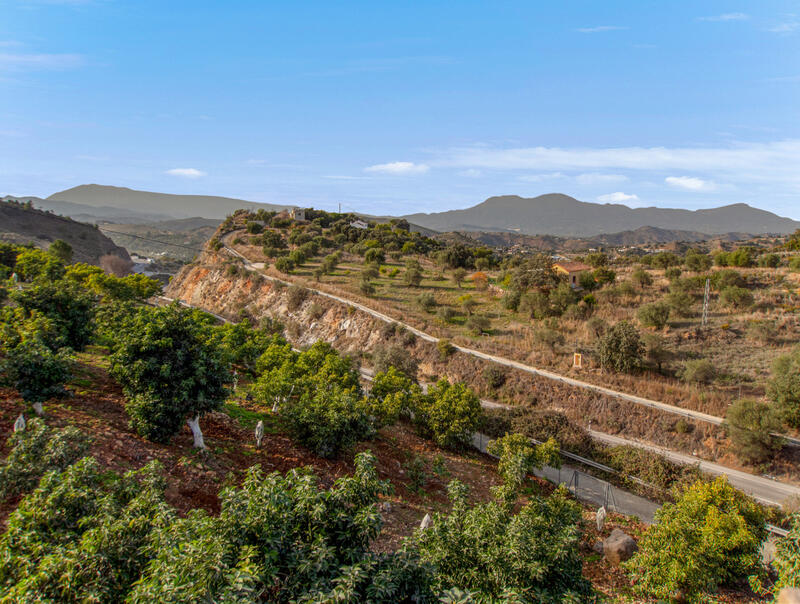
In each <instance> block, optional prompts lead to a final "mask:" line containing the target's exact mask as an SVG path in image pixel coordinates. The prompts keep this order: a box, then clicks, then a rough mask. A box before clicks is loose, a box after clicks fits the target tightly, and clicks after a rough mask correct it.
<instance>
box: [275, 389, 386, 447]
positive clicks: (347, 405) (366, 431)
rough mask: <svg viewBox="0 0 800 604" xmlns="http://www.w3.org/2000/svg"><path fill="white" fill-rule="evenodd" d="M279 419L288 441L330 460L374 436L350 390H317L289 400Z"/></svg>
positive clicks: (354, 395) (354, 393)
mask: <svg viewBox="0 0 800 604" xmlns="http://www.w3.org/2000/svg"><path fill="white" fill-rule="evenodd" d="M281 415H282V416H283V417H284V418H285V420H286V425H287V427H288V428H289V431H290V433H291V435H292V437H293V438H294V439H295V440H297V441H298V442H299V443H301V444H303V445H304V446H306V447H308V448H309V449H311V450H312V451H314V453H316V454H317V455H319V456H320V457H325V458H333V457H336V456H337V455H338V454H339V453H340V452H341V451H344V450H348V449H350V448H351V447H353V446H354V445H355V444H356V443H358V442H359V441H362V440H367V439H370V438H372V437H374V436H375V427H374V425H373V423H372V421H371V420H370V418H369V415H368V414H367V408H366V405H365V404H364V402H363V401H362V399H361V398H360V396H359V395H358V394H357V393H356V392H353V391H352V390H343V389H341V388H337V387H335V388H320V389H318V390H316V391H313V392H311V391H307V392H304V393H303V394H301V395H300V397H299V398H297V399H290V400H289V402H287V403H286V404H285V405H284V406H283V407H282V408H281Z"/></svg>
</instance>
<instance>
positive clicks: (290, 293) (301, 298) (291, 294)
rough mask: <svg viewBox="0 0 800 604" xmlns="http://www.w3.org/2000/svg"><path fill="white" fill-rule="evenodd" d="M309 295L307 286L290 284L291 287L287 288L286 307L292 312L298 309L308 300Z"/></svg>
mask: <svg viewBox="0 0 800 604" xmlns="http://www.w3.org/2000/svg"><path fill="white" fill-rule="evenodd" d="M307 297H308V290H307V289H306V288H305V287H302V286H300V285H290V286H289V289H287V290H286V308H288V309H289V310H290V311H292V312H293V311H295V310H297V309H298V308H300V306H302V304H303V302H305V301H306V298H307Z"/></svg>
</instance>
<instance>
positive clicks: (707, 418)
mask: <svg viewBox="0 0 800 604" xmlns="http://www.w3.org/2000/svg"><path fill="white" fill-rule="evenodd" d="M224 249H225V250H226V251H228V252H229V253H231V254H233V255H234V256H236V257H238V258H240V259H241V260H242V261H243V262H244V264H245V266H246V267H247V268H249V269H251V270H261V269H263V268H264V263H262V262H258V263H253V262H250V261H249V260H248V259H247V258H245V257H244V256H243V255H242V254H240V253H239V252H237V251H236V250H234V249H231V248H229V247H227V246H225V247H224ZM264 276H265V277H266V278H268V279H272V280H273V281H280V282H281V283H286V284H290V283H289V282H288V281H282V280H281V279H277V278H276V277H271V276H270V275H264ZM304 287H306V289H308V290H310V291H313V292H314V293H317V294H319V295H321V296H325V297H326V298H329V299H331V300H336V301H337V302H341V303H343V304H349V305H350V306H353V307H355V308H358V309H359V310H361V311H363V312H365V313H367V314H369V315H372V316H373V317H375V318H377V319H381V320H383V321H386V322H389V323H397V324H399V325H402V326H403V327H405V328H406V329H408V331H410V332H412V333H413V334H415V335H416V336H418V337H420V338H422V339H423V340H426V341H428V342H438V341H439V338H436V337H434V336H432V335H430V334H429V333H425V332H424V331H420V330H419V329H416V328H415V327H413V326H411V325H408V324H406V323H404V322H403V321H401V320H398V319H395V318H393V317H390V316H388V315H386V314H384V313H381V312H378V311H377V310H374V309H372V308H369V307H368V306H364V305H363V304H360V303H358V302H354V301H353V300H349V299H347V298H342V297H340V296H337V295H335V294H330V293H328V292H326V291H323V290H320V289H316V288H313V287H309V286H308V285H305V286H304ZM454 346H455V348H456V350H458V351H460V352H463V353H465V354H470V355H472V356H475V357H478V358H480V359H485V360H487V361H492V362H494V363H497V364H499V365H505V366H507V367H513V368H514V369H519V370H520V371H525V372H527V373H531V374H533V375H538V376H541V377H544V378H547V379H550V380H553V381H556V382H561V383H562V384H569V385H570V386H576V387H578V388H583V389H585V390H592V391H594V392H599V393H601V394H605V395H607V396H611V397H614V398H619V399H622V400H626V401H630V402H632V403H635V404H637V405H644V406H646V407H651V408H654V409H660V410H662V411H666V412H667V413H673V414H676V415H681V416H683V417H690V418H693V419H698V420H700V421H704V422H708V423H711V424H715V425H721V424H722V422H723V419H722V418H721V417H716V416H714V415H709V414H708V413H702V412H700V411H694V410H692V409H683V408H682V407H676V406H675V405H668V404H667V403H662V402H660V401H654V400H651V399H647V398H642V397H640V396H634V395H632V394H627V393H624V392H619V391H617V390H612V389H610V388H604V387H603V386H598V385H596V384H591V383H589V382H584V381H582V380H576V379H575V378H570V377H567V376H564V375H561V374H558V373H554V372H552V371H548V370H546V369H539V368H538V367H531V366H530V365H526V364H524V363H520V362H518V361H514V360H511V359H507V358H505V357H501V356H497V355H493V354H488V353H485V352H481V351H480V350H475V349H474V348H468V347H466V346H458V345H454ZM798 442H800V441H798Z"/></svg>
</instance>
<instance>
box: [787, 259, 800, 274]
mask: <svg viewBox="0 0 800 604" xmlns="http://www.w3.org/2000/svg"><path fill="white" fill-rule="evenodd" d="M789 270H790V271H792V272H795V273H796V272H798V271H800V256H792V257H791V259H790V260H789Z"/></svg>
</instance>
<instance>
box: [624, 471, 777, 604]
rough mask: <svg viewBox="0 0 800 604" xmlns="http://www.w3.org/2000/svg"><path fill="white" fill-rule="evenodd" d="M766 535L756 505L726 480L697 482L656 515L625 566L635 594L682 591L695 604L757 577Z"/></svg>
mask: <svg viewBox="0 0 800 604" xmlns="http://www.w3.org/2000/svg"><path fill="white" fill-rule="evenodd" d="M766 534H767V533H766V526H765V523H764V512H763V511H762V509H761V508H760V506H758V505H757V504H756V503H755V502H754V501H752V500H751V499H749V498H748V497H746V496H745V495H743V494H742V493H740V492H739V491H737V490H736V489H734V488H733V487H731V486H730V485H729V484H728V482H727V480H726V479H725V478H724V477H719V478H717V479H716V480H714V482H711V483H704V482H697V483H695V484H694V485H692V486H691V487H689V488H687V489H685V490H684V491H683V492H682V493H681V495H680V497H679V498H678V500H677V501H676V502H675V503H674V504H673V503H666V504H664V506H663V507H662V508H661V509H660V510H659V511H657V512H656V524H654V525H652V526H651V527H650V529H649V530H648V531H647V533H645V535H644V537H643V538H642V539H641V541H640V542H639V551H638V553H637V554H636V555H635V556H634V557H633V558H632V559H631V560H629V561H628V562H626V563H625V567H626V568H627V569H628V570H629V571H630V572H631V574H632V576H634V577H636V584H635V588H634V589H635V590H636V591H637V592H638V593H641V594H644V595H648V596H651V597H655V598H664V599H668V598H671V597H673V595H674V594H675V593H676V592H678V591H679V590H680V591H682V592H683V594H684V595H685V597H687V598H688V599H690V600H692V601H694V600H696V599H697V598H698V597H699V596H700V595H701V594H703V593H714V592H715V591H716V590H717V589H718V588H719V587H720V586H723V585H730V584H732V583H734V582H737V581H740V580H742V579H745V578H746V577H747V576H749V575H751V574H757V573H758V572H759V570H760V568H761V552H760V549H761V542H762V541H763V540H764V538H765V537H766Z"/></svg>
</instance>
